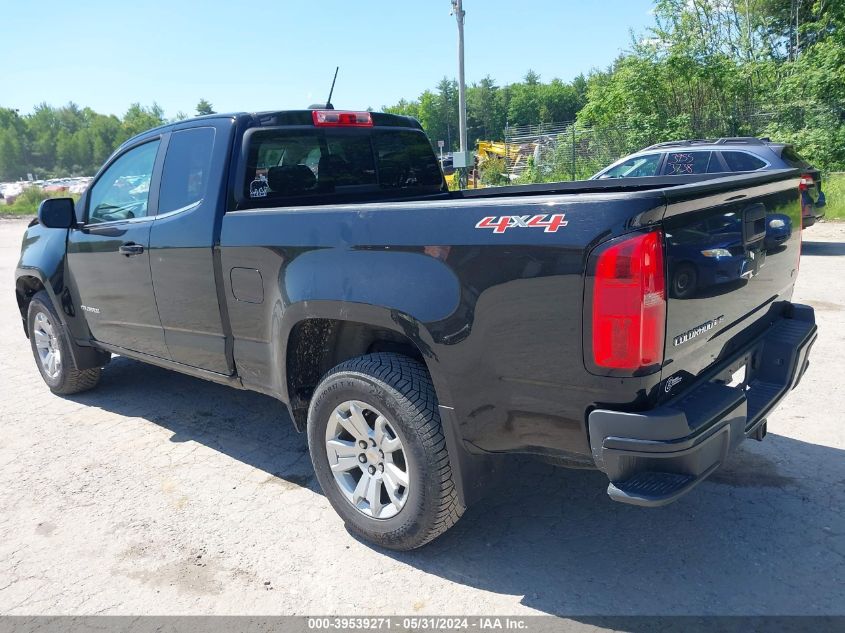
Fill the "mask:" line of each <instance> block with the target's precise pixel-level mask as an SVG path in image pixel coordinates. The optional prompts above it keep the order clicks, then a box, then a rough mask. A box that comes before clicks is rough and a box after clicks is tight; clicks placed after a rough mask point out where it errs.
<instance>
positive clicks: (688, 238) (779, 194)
mask: <svg viewBox="0 0 845 633" xmlns="http://www.w3.org/2000/svg"><path fill="white" fill-rule="evenodd" d="M682 189H684V187H679V188H676V189H675V190H669V192H668V194H667V198H668V203H667V208H666V214H665V216H664V236H665V237H664V239H665V253H666V275H667V276H666V295H667V307H666V348H665V362H664V364H663V373H662V377H661V378H662V380H663V381H664V382H663V384H664V389H663V390H661V393H662V396H663V397H669V396H671V395H672V394H673V392H674V393H677V392H678V391H680V390H681V389H682V387H684V386H686V384H687V383H688V382H689V380H690V379H691V378H692V377H695V376H698V375H699V374H701V373H702V372H703V371H704V370H706V369H707V368H708V367H711V366H712V365H713V364H714V363H715V362H717V361H718V360H719V359H720V358H722V357H724V356H727V355H729V354H730V353H731V352H733V351H734V350H736V349H738V348H739V347H740V346H742V345H743V344H744V343H746V342H748V341H749V340H751V339H752V338H753V337H754V336H756V335H757V334H759V333H760V332H761V331H762V330H763V329H765V328H766V326H767V325H769V324H770V322H771V321H772V320H773V318H774V317H776V316H779V315H780V314H782V313H783V311H784V309H785V308H786V306H787V304H788V301H789V299H790V298H791V296H792V288H793V285H794V283H795V278H796V275H797V272H798V258H799V256H800V244H801V197H800V192H799V189H798V178H797V177H795V174H793V173H792V172H791V171H790V172H785V173H782V174H781V176H780V178H779V179H776V180H774V181H770V182H765V183H763V184H755V185H751V186H746V187H740V188H737V189H734V190H731V191H721V192H718V193H708V192H707V191H706V190H705V191H703V192H699V193H698V194H695V193H693V192H692V191H688V192H684V191H681V190H682Z"/></svg>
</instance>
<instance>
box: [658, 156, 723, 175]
mask: <svg viewBox="0 0 845 633" xmlns="http://www.w3.org/2000/svg"><path fill="white" fill-rule="evenodd" d="M712 153H713V152H669V155H668V156H667V157H666V169H665V170H664V171H665V173H666V175H667V176H688V175H690V174H706V173H707V166H708V165H709V164H710V156H711V154H712ZM714 162H715V161H714Z"/></svg>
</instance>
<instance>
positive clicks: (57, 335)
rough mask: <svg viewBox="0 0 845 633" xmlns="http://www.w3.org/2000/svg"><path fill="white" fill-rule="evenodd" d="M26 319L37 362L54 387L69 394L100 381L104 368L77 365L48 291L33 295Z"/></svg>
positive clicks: (55, 391)
mask: <svg viewBox="0 0 845 633" xmlns="http://www.w3.org/2000/svg"><path fill="white" fill-rule="evenodd" d="M26 323H27V328H28V332H29V343H30V346H31V347H32V355H33V356H34V357H35V364H36V365H37V367H38V371H39V372H41V377H42V378H43V379H44V382H46V383H47V386H48V387H50V391H52V392H53V393H55V394H59V395H65V396H66V395H70V394H72V393H79V392H81V391H87V390H88V389H92V388H94V387H95V386H96V385H97V383H98V382H100V374H101V373H102V368H100V367H94V368H92V369H82V370H79V369H76V367H75V366H74V363H73V357H72V356H71V353H70V342H69V339H68V335H67V332H66V331H65V329H64V327H63V326H62V322H61V320H60V319H59V315H58V314H56V310H55V309H54V308H53V302H52V301H50V297H49V295H48V294H47V292H46V291H44V290H41V291H39V292H37V293H36V294H35V295H34V296H33V297H32V300H31V301H30V302H29V310H28V312H27V321H26Z"/></svg>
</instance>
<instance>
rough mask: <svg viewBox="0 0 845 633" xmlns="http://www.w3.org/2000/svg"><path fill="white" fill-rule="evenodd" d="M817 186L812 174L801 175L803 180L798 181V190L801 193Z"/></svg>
mask: <svg viewBox="0 0 845 633" xmlns="http://www.w3.org/2000/svg"><path fill="white" fill-rule="evenodd" d="M815 184H816V181H815V179H814V178H813V176H812V174H801V180H799V181H798V189H799V190H801V191H808V190H809V189H810V187H812V186H813V185H815Z"/></svg>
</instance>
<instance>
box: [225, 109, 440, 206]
mask: <svg viewBox="0 0 845 633" xmlns="http://www.w3.org/2000/svg"><path fill="white" fill-rule="evenodd" d="M243 155H244V157H245V164H243V165H241V167H240V169H241V170H242V176H243V187H242V191H240V194H241V201H240V202H239V204H238V208H241V209H244V208H253V207H265V206H291V205H303V204H325V203H330V202H332V201H334V200H337V199H338V198H344V199H349V200H357V199H362V198H363V199H383V198H391V199H393V198H396V197H406V196H414V195H423V194H435V193H440V192H443V191H446V188H445V183H444V180H443V173H442V172H441V170H440V165H439V164H438V162H437V158H436V157H435V154H434V151H433V149H432V147H431V144H430V143H429V141H428V138H427V137H426V136H425V134H424V133H423V132H422V131H421V130H412V129H403V128H398V127H388V126H385V127H383V128H380V127H376V126H372V127H349V128H345V127H331V128H318V127H316V126H315V127H307V126H304V125H297V126H289V127H269V128H261V127H258V128H253V129H251V130H248V131H247V133H246V135H245V137H244V153H243Z"/></svg>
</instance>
